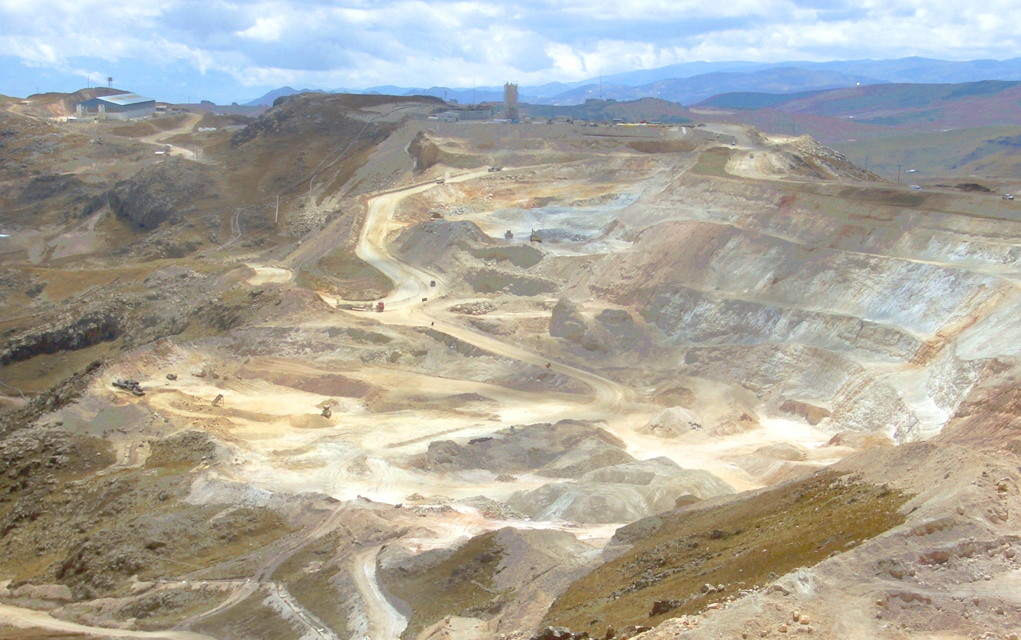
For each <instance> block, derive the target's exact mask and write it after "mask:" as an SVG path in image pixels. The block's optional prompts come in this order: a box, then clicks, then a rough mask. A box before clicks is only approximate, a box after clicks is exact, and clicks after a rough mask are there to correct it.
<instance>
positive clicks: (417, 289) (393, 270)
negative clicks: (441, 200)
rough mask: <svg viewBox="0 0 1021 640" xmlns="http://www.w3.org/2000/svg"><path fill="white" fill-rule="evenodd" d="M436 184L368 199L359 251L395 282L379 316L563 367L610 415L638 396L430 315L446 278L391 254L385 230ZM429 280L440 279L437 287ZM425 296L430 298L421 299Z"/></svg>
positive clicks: (534, 362)
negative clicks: (407, 203)
mask: <svg viewBox="0 0 1021 640" xmlns="http://www.w3.org/2000/svg"><path fill="white" fill-rule="evenodd" d="M487 173H488V172H487V171H475V172H471V173H465V174H462V175H459V176H455V177H451V178H449V179H448V180H447V182H448V183H456V182H466V181H468V180H474V179H476V178H479V177H481V176H484V175H486V174H487ZM435 186H436V184H434V183H430V184H421V185H415V186H413V187H408V188H406V189H402V190H399V191H391V192H388V193H384V194H381V195H378V196H375V197H374V198H372V199H370V200H369V202H368V213H367V214H366V217H365V224H364V226H363V227H362V232H361V234H360V235H359V237H358V246H357V247H356V249H355V253H356V254H357V255H358V257H359V258H361V259H362V260H364V261H365V262H367V263H368V264H370V265H372V266H373V267H375V268H376V269H378V270H379V271H380V272H382V273H383V274H385V275H386V276H387V277H388V278H390V280H392V281H393V283H394V290H393V291H392V292H391V293H390V295H389V296H388V297H386V298H384V299H383V302H384V304H385V306H386V312H385V313H383V314H382V315H379V316H376V319H378V320H379V321H381V322H383V323H384V324H400V325H415V326H430V325H431V326H432V327H433V328H434V329H436V330H437V331H441V332H443V333H446V334H448V335H451V336H453V337H455V338H457V339H459V340H463V341H464V342H467V343H468V344H471V345H473V346H475V347H478V348H480V349H484V350H486V351H489V352H492V353H495V354H497V355H500V356H504V357H506V358H510V359H513V360H518V361H520V362H525V363H527V364H531V365H536V366H540V367H544V366H546V365H547V364H549V365H550V370H552V371H554V372H556V373H560V374H563V375H566V376H569V377H571V378H574V379H575V380H578V381H579V382H581V383H583V384H585V385H586V386H588V387H590V388H591V389H592V391H593V396H594V397H593V405H594V406H592V407H590V409H591V410H592V411H593V412H596V413H600V416H599V417H606V416H607V414H611V413H613V412H615V411H616V410H618V409H620V407H621V405H622V404H624V403H627V402H631V401H633V400H634V392H633V391H632V390H631V389H628V388H627V387H625V386H623V385H620V384H618V383H616V382H613V381H612V380H607V379H606V378H603V377H601V376H598V375H595V374H594V373H591V372H588V371H584V370H582V369H578V368H577V367H572V366H570V365H566V364H562V363H558V362H551V361H550V360H549V359H548V358H547V357H546V356H544V355H541V354H539V353H536V352H534V351H529V350H528V349H525V348H522V347H520V346H517V345H513V344H509V343H507V342H504V341H502V340H499V339H497V338H495V337H494V336H491V335H489V334H486V333H482V332H480V331H476V330H474V329H469V328H468V327H465V326H464V325H461V324H458V323H456V322H453V321H451V320H449V319H448V318H446V317H443V316H438V315H432V313H431V310H430V306H431V305H430V304H429V303H428V300H435V299H437V298H440V297H442V296H443V295H445V293H446V291H447V283H446V282H445V281H444V279H443V278H442V277H441V276H439V275H438V274H435V273H431V272H429V271H426V270H425V269H422V268H419V267H416V266H413V265H410V264H408V263H406V262H402V261H401V260H398V259H397V258H395V257H394V256H392V255H391V254H390V252H389V250H388V249H387V242H386V239H387V235H388V234H389V232H390V226H391V221H392V219H393V214H394V211H396V209H397V205H398V204H399V203H400V202H401V201H402V200H403V199H404V198H407V197H408V196H410V195H413V194H416V193H422V192H423V191H427V190H428V189H431V188H433V187H435ZM431 282H436V286H435V287H433V286H432V285H431ZM423 298H427V299H428V300H427V301H423Z"/></svg>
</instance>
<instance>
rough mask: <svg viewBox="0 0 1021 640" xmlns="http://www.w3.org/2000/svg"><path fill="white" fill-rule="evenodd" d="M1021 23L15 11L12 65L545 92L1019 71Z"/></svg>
mask: <svg viewBox="0 0 1021 640" xmlns="http://www.w3.org/2000/svg"><path fill="white" fill-rule="evenodd" d="M1019 23H1021V1H1019V0H989V1H987V2H983V3H981V6H978V3H961V2H951V1H949V0H929V1H923V0H848V1H845V2H822V1H820V0H732V1H731V2H726V3H708V2H705V1H704V0H632V1H631V2H620V1H619V0H615V1H612V2H611V1H609V0H551V1H549V2H537V1H535V0H521V1H519V2H514V3H510V2H505V1H504V0H492V1H489V2H481V1H477V0H443V1H425V0H378V1H371V2H370V1H369V0H311V1H305V2H301V1H299V0H255V1H247V0H202V1H200V0H162V1H160V2H137V0H131V1H128V0H35V1H32V0H0V25H2V26H0V55H8V56H15V57H17V58H20V59H21V60H23V61H25V62H26V63H31V64H34V65H49V66H52V67H53V68H71V66H73V60H74V59H75V58H79V57H89V58H101V59H105V60H109V61H111V62H112V63H115V62H118V61H124V60H131V61H139V62H143V63H152V64H161V63H163V62H165V61H166V60H167V58H168V57H170V58H173V59H175V60H181V61H186V62H187V63H188V64H190V65H192V66H193V67H194V68H195V69H196V71H200V72H208V71H210V70H212V71H222V72H225V73H228V74H230V75H232V76H234V77H235V78H236V79H237V80H238V81H239V82H241V83H244V84H246V85H250V86H267V85H279V84H292V85H295V86H300V85H305V84H307V85H313V86H320V87H327V88H329V87H335V86H348V87H359V86H368V85H373V84H398V85H405V86H430V85H433V84H447V85H457V84H460V85H462V86H463V85H465V84H470V82H471V80H472V79H475V80H476V81H477V82H478V83H479V84H480V85H484V84H490V85H496V84H500V83H502V82H503V81H504V80H506V79H515V80H517V81H518V82H521V83H524V84H538V83H544V82H549V81H573V80H580V79H584V78H589V77H594V76H597V75H600V74H609V73H615V72H619V71H626V70H631V69H635V68H652V67H656V66H662V65H666V64H672V63H676V62H686V61H694V60H710V61H719V60H752V61H779V60H784V59H815V60H827V59H836V58H888V57H903V56H908V55H924V56H930V57H940V58H947V59H969V58H984V57H991V58H1007V57H1013V56H1015V55H1017V51H1018V48H1017V46H1018V38H1017V36H1016V35H1015V34H1014V28H1013V25H1016V24H1019ZM0 83H2V80H0ZM2 90H3V87H0V92H2Z"/></svg>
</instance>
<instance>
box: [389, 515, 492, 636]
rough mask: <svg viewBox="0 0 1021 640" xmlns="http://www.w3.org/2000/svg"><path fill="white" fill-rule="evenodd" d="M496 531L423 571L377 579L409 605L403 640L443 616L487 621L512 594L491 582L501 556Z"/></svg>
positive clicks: (395, 571)
mask: <svg viewBox="0 0 1021 640" xmlns="http://www.w3.org/2000/svg"><path fill="white" fill-rule="evenodd" d="M497 533H498V532H492V533H487V534H485V535H482V536H477V537H475V538H472V539H471V540H469V541H468V542H467V543H465V544H464V546H462V547H460V548H459V549H457V550H456V551H454V552H453V553H452V554H450V555H449V556H447V557H445V558H442V559H439V560H437V561H434V562H432V563H429V560H425V563H427V564H425V565H424V566H422V567H414V568H410V569H409V568H407V567H398V568H396V569H391V570H388V571H384V572H381V574H380V577H381V579H382V581H383V583H384V584H386V588H387V589H388V590H389V591H390V593H392V594H393V595H395V596H397V597H398V598H400V599H401V600H404V601H405V602H407V603H408V605H410V606H411V609H412V612H413V613H412V616H411V620H409V621H408V628H407V629H406V630H405V631H404V634H403V637H404V638H414V637H416V636H417V635H418V633H419V632H420V631H421V630H422V629H424V628H425V627H428V626H429V625H431V624H433V623H435V622H437V621H439V620H441V619H442V618H444V617H446V616H465V617H473V618H479V617H485V616H487V615H491V614H494V613H496V612H498V611H499V610H500V609H501V608H502V607H503V606H504V605H505V604H506V603H507V602H508V601H509V600H510V599H511V598H512V594H510V593H502V592H498V591H497V590H496V587H495V583H494V581H493V578H494V576H495V575H496V570H497V568H498V567H499V566H500V559H501V558H502V557H503V548H502V547H501V546H500V545H499V544H498V543H497V542H496V535H497Z"/></svg>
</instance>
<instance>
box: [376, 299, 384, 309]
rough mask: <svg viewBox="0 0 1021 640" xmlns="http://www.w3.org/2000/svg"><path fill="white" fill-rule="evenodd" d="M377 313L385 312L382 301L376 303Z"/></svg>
mask: <svg viewBox="0 0 1021 640" xmlns="http://www.w3.org/2000/svg"><path fill="white" fill-rule="evenodd" d="M376 311H383V301H382V300H380V301H379V302H377V303H376Z"/></svg>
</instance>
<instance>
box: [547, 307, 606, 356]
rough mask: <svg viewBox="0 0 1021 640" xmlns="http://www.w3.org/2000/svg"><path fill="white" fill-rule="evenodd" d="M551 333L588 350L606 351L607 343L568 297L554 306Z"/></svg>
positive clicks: (551, 317) (550, 325)
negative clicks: (593, 329) (594, 330)
mask: <svg viewBox="0 0 1021 640" xmlns="http://www.w3.org/2000/svg"><path fill="white" fill-rule="evenodd" d="M549 334H550V335H551V336H553V337H554V338H564V339H565V340H567V341H568V342H573V343H574V344H577V345H579V346H581V347H583V348H584V349H585V350H586V351H600V352H605V351H606V344H605V343H604V342H603V341H602V340H601V339H600V338H599V337H598V336H597V335H596V334H595V333H594V332H593V331H592V329H591V327H590V326H589V324H588V321H587V320H586V318H585V316H583V315H582V313H581V311H580V310H579V309H578V305H576V304H574V303H573V302H571V301H570V300H568V299H567V298H561V299H560V300H558V301H557V303H556V305H554V306H553V314H552V315H551V316H550V322H549Z"/></svg>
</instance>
